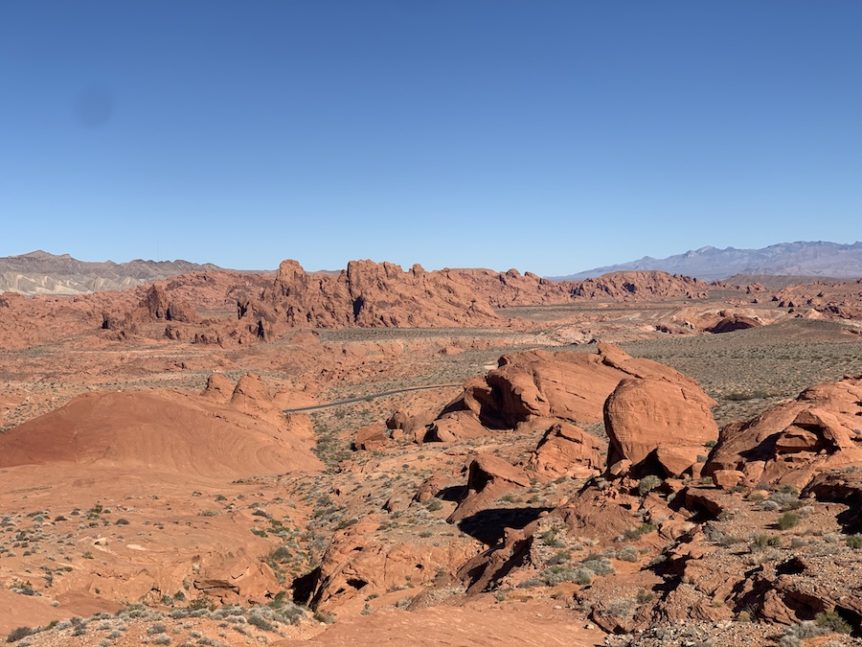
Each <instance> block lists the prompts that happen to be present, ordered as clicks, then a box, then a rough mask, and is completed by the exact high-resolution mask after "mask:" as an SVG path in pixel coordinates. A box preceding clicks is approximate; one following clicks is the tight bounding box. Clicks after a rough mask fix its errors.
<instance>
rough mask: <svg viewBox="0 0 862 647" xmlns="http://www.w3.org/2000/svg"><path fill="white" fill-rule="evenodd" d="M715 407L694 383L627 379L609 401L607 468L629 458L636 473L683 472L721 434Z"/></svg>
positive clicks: (606, 415)
mask: <svg viewBox="0 0 862 647" xmlns="http://www.w3.org/2000/svg"><path fill="white" fill-rule="evenodd" d="M713 406H715V401H714V400H713V399H712V398H710V397H709V396H708V395H706V393H704V392H703V390H702V389H700V388H699V387H698V388H693V387H692V385H691V384H690V383H678V382H673V381H669V380H666V379H659V378H646V379H640V378H633V379H627V380H623V381H622V382H620V384H619V386H617V388H616V389H615V390H614V392H613V393H612V394H611V396H610V397H609V398H608V400H607V402H606V403H605V431H606V432H607V434H608V438H609V442H610V448H609V451H608V467H609V468H610V469H613V466H614V465H615V464H616V463H619V462H620V461H628V462H630V464H631V468H630V469H631V470H632V471H634V472H636V473H658V474H660V475H661V476H674V475H680V474H682V473H683V472H685V471H686V470H687V469H689V468H690V467H691V466H692V465H694V464H695V463H696V462H697V460H698V456H699V455H703V456H705V455H706V454H707V452H708V450H707V449H706V448H705V447H706V444H707V443H709V442H711V441H715V440H716V438H717V437H718V427H717V425H716V424H715V420H714V419H713V417H712V412H711V411H710V409H711V408H712V407H713Z"/></svg>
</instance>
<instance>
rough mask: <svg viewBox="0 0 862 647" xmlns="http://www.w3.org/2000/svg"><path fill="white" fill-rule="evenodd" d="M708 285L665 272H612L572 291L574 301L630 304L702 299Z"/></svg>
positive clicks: (575, 287)
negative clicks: (660, 299)
mask: <svg viewBox="0 0 862 647" xmlns="http://www.w3.org/2000/svg"><path fill="white" fill-rule="evenodd" d="M708 291H709V285H708V284H707V283H704V282H703V281H699V280H698V279H693V278H691V277H688V276H682V275H680V274H668V273H667V272H611V273H610V274H604V275H602V276H600V277H598V278H594V279H586V280H584V281H581V282H580V283H579V284H576V285H575V286H574V287H573V288H572V296H573V297H575V298H577V299H608V300H614V301H631V300H642V299H655V298H659V297H660V298H668V297H674V298H683V297H685V298H689V299H701V298H705V297H706V296H707V293H708Z"/></svg>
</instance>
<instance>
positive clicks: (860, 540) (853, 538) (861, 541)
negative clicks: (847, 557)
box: [847, 535, 862, 550]
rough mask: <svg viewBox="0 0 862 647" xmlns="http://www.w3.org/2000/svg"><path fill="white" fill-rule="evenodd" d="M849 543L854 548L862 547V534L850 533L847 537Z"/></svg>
mask: <svg viewBox="0 0 862 647" xmlns="http://www.w3.org/2000/svg"><path fill="white" fill-rule="evenodd" d="M847 545H848V546H849V547H850V548H853V549H854V550H859V549H860V548H862V535H850V536H849V537H847Z"/></svg>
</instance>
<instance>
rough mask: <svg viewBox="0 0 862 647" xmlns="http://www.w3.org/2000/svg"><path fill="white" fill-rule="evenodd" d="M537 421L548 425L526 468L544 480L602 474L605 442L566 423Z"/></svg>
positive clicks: (605, 449)
mask: <svg viewBox="0 0 862 647" xmlns="http://www.w3.org/2000/svg"><path fill="white" fill-rule="evenodd" d="M537 422H544V424H545V425H546V424H548V422H550V423H551V426H550V427H549V428H548V429H547V431H545V433H544V435H543V436H542V439H541V440H540V441H539V444H538V445H537V446H536V450H535V452H534V453H533V455H532V456H531V457H530V462H529V464H530V467H531V468H532V469H534V470H535V471H536V473H537V474H539V475H540V476H544V477H547V478H559V477H561V476H569V477H572V478H588V477H590V476H595V475H597V474H599V473H600V472H601V471H602V469H603V468H604V466H605V458H606V457H607V443H605V442H604V441H603V440H601V439H600V438H597V437H596V436H593V435H592V434H588V433H587V432H585V431H584V430H583V429H581V428H580V427H577V426H575V425H572V424H569V423H567V422H557V421H554V420H549V421H544V420H541V419H540V420H538V421H537ZM543 426H544V425H543Z"/></svg>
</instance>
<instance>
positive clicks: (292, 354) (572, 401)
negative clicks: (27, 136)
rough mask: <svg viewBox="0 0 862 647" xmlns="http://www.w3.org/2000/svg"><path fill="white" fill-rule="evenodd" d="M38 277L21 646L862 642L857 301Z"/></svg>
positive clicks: (18, 492) (4, 559)
mask: <svg viewBox="0 0 862 647" xmlns="http://www.w3.org/2000/svg"><path fill="white" fill-rule="evenodd" d="M28 256H29V257H30V260H26V259H25V260H21V259H24V258H25V257H18V260H16V261H15V263H17V264H16V265H14V267H15V269H14V272H13V273H14V277H13V276H12V275H11V274H9V273H7V274H4V276H5V277H6V279H7V280H8V283H7V284H6V288H7V289H8V290H9V291H7V292H4V293H3V294H2V295H0V357H2V362H0V371H2V384H3V389H2V392H0V635H3V636H7V638H6V640H7V642H9V643H12V644H16V645H30V646H32V647H41V646H48V645H57V646H59V645H64V646H65V645H70V646H85V645H100V646H117V647H123V646H127V645H141V644H152V645H177V646H180V645H236V646H241V645H261V644H266V645H279V646H284V647H287V646H297V647H298V646H300V645H304V644H308V645H310V646H311V645H331V646H336V645H338V646H340V645H351V646H357V645H358V646H361V645H369V646H370V645H375V646H379V645H464V646H466V645H524V646H531V645H536V646H538V645H566V646H569V647H586V646H591V645H609V646H613V647H622V646H624V645H626V646H633V647H634V646H642V647H647V646H650V647H652V646H659V645H679V646H681V647H682V646H690V645H691V646H693V645H712V646H714V647H720V646H727V647H730V646H733V645H740V644H748V645H761V644H778V645H782V646H786V647H793V646H796V645H812V646H813V645H818V646H824V645H830V646H834V645H849V644H860V638H859V637H860V636H862V552H860V551H862V517H860V514H859V510H860V506H862V281H860V280H859V279H853V278H840V279H830V278H825V277H817V278H815V277H807V278H806V277H798V276H796V277H790V278H788V277H784V276H766V275H758V276H750V275H736V276H733V277H731V278H725V279H722V280H715V281H705V280H701V279H696V278H690V277H687V276H683V275H674V274H668V273H664V272H661V271H651V270H630V271H623V272H613V273H609V274H604V275H601V276H598V277H593V278H585V279H578V280H560V281H554V280H549V279H544V278H540V277H539V276H537V275H535V274H530V273H523V274H522V273H521V272H519V271H517V270H510V271H508V272H503V273H500V272H494V271H491V270H481V269H447V270H439V271H426V270H424V269H423V268H422V267H420V266H418V265H417V266H413V267H411V268H409V269H406V270H405V269H403V268H401V267H399V266H397V265H394V264H390V263H374V262H371V261H352V262H350V263H349V264H348V265H347V267H346V269H344V270H342V271H339V272H307V271H306V270H304V269H303V268H302V266H301V265H300V264H299V263H297V262H296V261H292V260H285V261H284V262H282V263H281V265H280V266H279V267H278V268H277V270H272V271H263V272H236V271H230V270H223V269H219V268H216V267H214V266H207V267H189V266H185V265H180V266H171V267H166V268H162V273H161V274H155V275H154V274H152V273H148V272H150V270H146V271H139V270H140V268H139V269H138V270H135V271H136V272H138V273H137V274H136V275H135V276H130V275H128V273H129V271H130V270H128V269H124V268H120V270H121V271H118V270H117V268H116V267H113V268H111V267H108V268H106V267H97V268H90V269H89V270H87V271H86V272H84V271H83V270H81V269H80V267H71V266H69V263H70V262H71V260H70V259H68V257H65V260H63V259H61V260H60V261H58V260H57V258H59V257H52V256H50V255H47V254H44V253H40V254H37V255H35V256H33V255H28ZM46 264H47V265H49V266H50V269H49V270H44V266H45V265H46ZM58 264H59V265H58ZM60 266H66V269H65V270H62V271H61V269H58V267H60ZM40 267H42V268H43V269H42V270H40V269H39V268H40ZM70 267H71V269H70ZM28 268H29V269H28ZM124 271H125V272H126V275H123V272H124ZM10 272H11V270H10ZM28 272H29V274H28ZM40 272H41V274H40ZM64 272H65V273H64ZM100 277H101V278H100ZM12 290H15V291H12Z"/></svg>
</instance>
